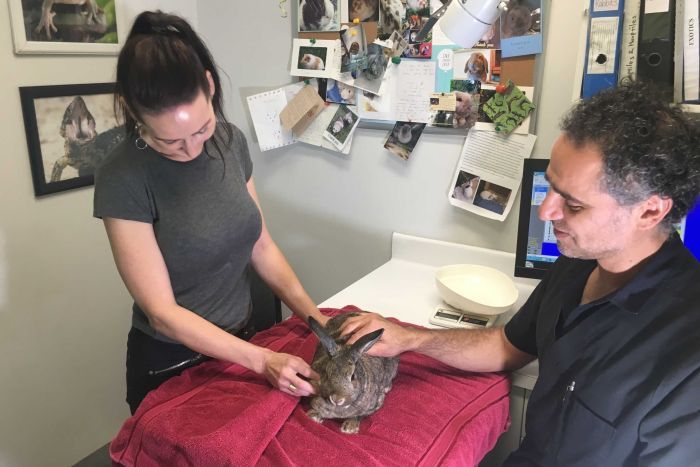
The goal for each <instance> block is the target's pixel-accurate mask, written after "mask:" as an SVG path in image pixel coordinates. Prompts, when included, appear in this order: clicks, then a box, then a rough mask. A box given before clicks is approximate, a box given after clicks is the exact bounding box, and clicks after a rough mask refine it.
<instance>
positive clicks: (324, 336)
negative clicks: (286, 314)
mask: <svg viewBox="0 0 700 467" xmlns="http://www.w3.org/2000/svg"><path fill="white" fill-rule="evenodd" d="M309 327H310V328H311V330H312V331H313V332H314V334H316V335H317V336H318V340H319V341H321V345H323V347H324V348H325V349H326V351H327V352H328V353H329V354H330V356H331V357H335V356H336V354H337V353H338V352H339V351H340V346H339V345H338V344H337V343H336V342H335V339H333V338H332V337H331V336H330V335H329V334H328V333H327V332H326V330H325V328H324V327H323V326H321V325H320V324H319V323H318V321H316V320H315V319H314V318H313V317H311V316H309Z"/></svg>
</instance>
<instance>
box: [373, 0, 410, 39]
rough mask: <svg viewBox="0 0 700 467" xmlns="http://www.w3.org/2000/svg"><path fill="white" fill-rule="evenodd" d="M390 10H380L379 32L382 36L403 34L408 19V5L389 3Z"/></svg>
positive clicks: (395, 2) (399, 2)
mask: <svg viewBox="0 0 700 467" xmlns="http://www.w3.org/2000/svg"><path fill="white" fill-rule="evenodd" d="M389 3H390V4H389V8H380V11H379V26H378V28H377V32H378V33H379V34H382V35H393V34H394V33H395V32H396V33H398V32H401V30H402V29H403V21H404V18H406V5H405V4H404V2H401V1H398V2H397V1H393V2H389Z"/></svg>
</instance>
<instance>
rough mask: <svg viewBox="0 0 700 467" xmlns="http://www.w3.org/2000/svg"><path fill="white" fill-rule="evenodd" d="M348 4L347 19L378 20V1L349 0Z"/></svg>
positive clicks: (362, 21)
mask: <svg viewBox="0 0 700 467" xmlns="http://www.w3.org/2000/svg"><path fill="white" fill-rule="evenodd" d="M346 3H347V5H348V21H349V22H351V23H352V22H354V21H355V20H358V21H359V22H361V23H364V22H378V21H379V2H378V1H376V0H349V1H347V2H346Z"/></svg>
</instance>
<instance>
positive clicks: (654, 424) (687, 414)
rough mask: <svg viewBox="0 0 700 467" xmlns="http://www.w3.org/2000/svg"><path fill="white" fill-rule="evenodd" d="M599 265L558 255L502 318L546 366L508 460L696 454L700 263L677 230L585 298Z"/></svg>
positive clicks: (678, 459)
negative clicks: (631, 272)
mask: <svg viewBox="0 0 700 467" xmlns="http://www.w3.org/2000/svg"><path fill="white" fill-rule="evenodd" d="M596 264H597V263H596V262H595V261H592V260H590V261H587V260H576V259H571V258H567V257H563V256H562V257H560V258H559V259H558V260H557V261H556V263H555V264H554V266H553V268H552V269H551V271H550V272H549V274H548V276H547V277H546V278H545V279H544V280H543V281H542V282H541V283H540V284H539V285H538V287H537V288H536V289H535V291H534V292H533V293H532V295H531V296H530V298H529V299H528V301H527V302H526V303H525V305H523V307H522V308H521V309H520V310H519V311H518V313H517V314H516V315H515V316H514V317H513V319H512V320H511V321H510V322H509V323H508V324H507V325H506V328H505V332H506V336H507V337H508V340H509V341H510V342H511V343H512V344H513V345H515V346H516V347H517V348H519V349H520V350H522V351H524V352H527V353H529V354H531V355H536V356H537V357H538V359H539V365H540V370H539V377H538V380H537V383H536V384H535V387H534V389H533V392H532V394H531V396H530V401H529V404H528V409H527V416H526V417H527V418H526V432H527V434H526V437H525V439H524V440H523V443H522V445H521V446H520V448H519V449H518V450H517V451H516V452H514V453H513V454H512V455H511V456H510V457H509V458H508V460H507V461H506V463H505V465H507V466H521V465H528V466H530V465H532V466H535V465H536V466H553V465H562V466H586V467H593V466H615V467H617V466H637V465H640V466H641V465H654V466H667V465H668V466H690V465H698V463H699V462H700V461H699V460H698V459H700V264H699V263H698V262H697V261H696V260H695V258H694V257H693V256H692V255H691V254H690V252H689V251H688V250H687V249H686V248H685V246H683V244H682V243H681V241H680V239H679V238H678V236H677V235H675V234H673V235H671V237H670V238H669V240H668V241H667V242H666V243H664V245H663V246H662V247H661V248H660V249H659V251H657V252H656V253H655V254H654V255H652V256H651V257H650V258H649V259H648V261H647V262H646V264H644V265H643V266H642V267H641V269H640V271H639V272H638V273H637V274H636V276H635V277H634V278H633V279H632V280H631V281H630V282H629V283H627V284H626V285H625V286H623V287H622V288H620V289H619V290H617V291H615V292H613V293H612V294H610V295H608V296H606V297H603V298H601V299H598V300H595V301H593V302H590V303H587V304H585V305H581V304H580V301H581V295H582V292H583V288H584V286H585V283H586V281H587V279H588V276H589V275H590V273H591V272H592V271H593V269H594V268H595V266H596Z"/></svg>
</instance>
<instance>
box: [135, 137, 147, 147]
mask: <svg viewBox="0 0 700 467" xmlns="http://www.w3.org/2000/svg"><path fill="white" fill-rule="evenodd" d="M134 146H136V148H137V149H140V150H142V151H143V150H144V149H146V148H147V147H148V143H147V142H146V140H144V139H143V138H141V137H140V136H139V137H138V138H136V139H135V140H134Z"/></svg>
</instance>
